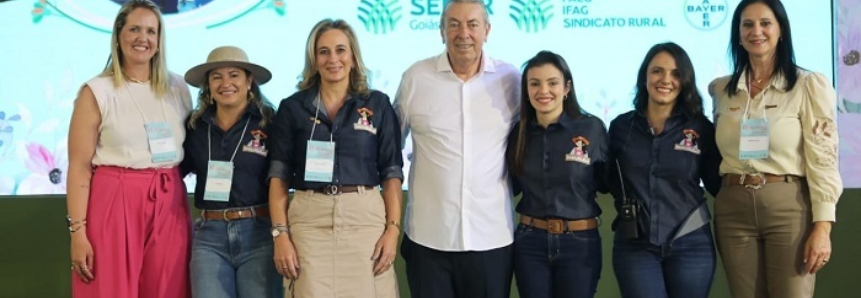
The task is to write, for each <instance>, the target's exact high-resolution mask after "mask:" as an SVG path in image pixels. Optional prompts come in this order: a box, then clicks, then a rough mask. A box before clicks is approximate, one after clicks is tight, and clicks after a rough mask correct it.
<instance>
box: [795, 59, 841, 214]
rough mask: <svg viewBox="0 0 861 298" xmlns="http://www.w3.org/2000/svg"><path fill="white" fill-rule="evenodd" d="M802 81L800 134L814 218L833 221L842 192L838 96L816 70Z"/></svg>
mask: <svg viewBox="0 0 861 298" xmlns="http://www.w3.org/2000/svg"><path fill="white" fill-rule="evenodd" d="M803 84H804V85H803V86H802V87H803V88H806V90H805V93H804V101H803V106H802V113H801V128H802V133H801V135H802V138H803V146H802V148H803V153H804V158H805V161H806V163H805V169H806V174H807V182H808V185H809V188H810V200H811V203H812V207H813V221H814V222H816V221H835V220H836V206H837V200H838V199H839V198H840V194H841V193H842V192H843V182H842V180H841V179H840V172H839V171H838V168H837V161H838V155H837V154H838V153H837V152H838V137H837V123H836V121H835V117H836V115H835V114H836V112H835V109H836V107H837V96H836V94H835V92H834V89H833V88H832V87H831V84H830V83H828V81H827V80H826V79H825V77H824V76H822V75H821V74H819V73H811V74H810V75H809V76H807V77H806V81H805V82H803Z"/></svg>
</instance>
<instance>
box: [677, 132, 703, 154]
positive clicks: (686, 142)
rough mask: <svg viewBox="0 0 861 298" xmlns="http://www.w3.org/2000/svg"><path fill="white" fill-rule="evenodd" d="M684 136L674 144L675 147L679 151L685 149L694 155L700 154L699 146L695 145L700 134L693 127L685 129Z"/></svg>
mask: <svg viewBox="0 0 861 298" xmlns="http://www.w3.org/2000/svg"><path fill="white" fill-rule="evenodd" d="M684 133H685V138H684V139H682V141H681V142H679V143H678V144H676V145H675V149H676V150H679V151H687V152H690V153H693V154H696V155H699V154H700V148H699V146H698V145H697V140H698V139H699V138H700V135H699V134H698V133H697V131H695V130H693V129H685V130H684Z"/></svg>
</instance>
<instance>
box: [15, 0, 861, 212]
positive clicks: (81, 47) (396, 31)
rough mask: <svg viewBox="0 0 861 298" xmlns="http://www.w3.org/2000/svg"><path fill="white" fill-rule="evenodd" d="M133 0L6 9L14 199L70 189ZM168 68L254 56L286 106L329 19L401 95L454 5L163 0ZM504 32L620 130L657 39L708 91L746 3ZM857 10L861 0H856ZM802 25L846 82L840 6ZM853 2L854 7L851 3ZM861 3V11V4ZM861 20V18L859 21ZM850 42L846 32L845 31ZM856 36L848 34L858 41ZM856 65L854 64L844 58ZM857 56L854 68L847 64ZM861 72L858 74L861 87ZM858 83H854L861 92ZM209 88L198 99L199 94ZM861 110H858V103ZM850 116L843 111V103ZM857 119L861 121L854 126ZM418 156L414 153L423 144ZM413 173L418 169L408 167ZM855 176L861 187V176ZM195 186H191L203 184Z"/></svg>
mask: <svg viewBox="0 0 861 298" xmlns="http://www.w3.org/2000/svg"><path fill="white" fill-rule="evenodd" d="M122 2H124V1H122V0H116V1H112V0H74V1H73V0H14V1H8V2H2V3H0V24H2V26H0V40H2V43H0V195H9V194H16V195H29V194H50V193H64V192H65V187H66V185H65V179H66V175H65V173H66V167H67V164H68V161H67V160H68V159H67V150H66V143H67V132H68V123H69V119H70V116H71V109H72V106H73V101H74V99H75V96H76V94H77V92H78V90H79V88H80V86H81V84H82V83H83V82H85V81H87V80H88V79H90V78H92V77H93V76H95V75H96V74H98V73H99V72H100V71H101V70H102V69H103V67H104V66H105V62H106V60H107V58H108V55H109V49H110V31H111V24H112V22H113V18H114V16H115V14H116V12H117V10H118V8H119V4H118V3H122ZM156 2H159V3H162V5H164V6H163V7H164V11H166V12H167V13H166V14H165V17H164V19H165V23H166V24H165V25H166V29H167V33H166V34H167V36H166V38H167V41H166V45H163V46H162V47H163V48H165V51H166V53H167V59H168V66H169V68H170V69H171V70H173V71H174V72H177V73H180V74H182V73H184V72H185V71H186V70H188V69H189V68H190V67H192V66H194V65H197V64H199V63H202V62H204V60H205V59H206V55H207V54H208V53H209V51H210V50H211V49H213V48H215V47H217V46H221V45H237V46H240V47H242V48H244V49H245V50H246V51H247V52H248V54H249V56H250V59H251V60H252V61H253V62H256V63H259V64H262V65H264V66H266V67H268V68H269V69H270V70H271V71H272V73H273V80H272V81H271V82H269V83H268V84H266V85H264V86H263V93H264V94H265V95H266V96H267V97H268V98H269V100H270V101H272V102H273V103H275V104H276V105H277V103H278V102H279V101H280V100H281V99H282V98H285V97H287V96H288V95H290V94H291V93H293V92H294V91H295V90H296V89H295V85H296V83H297V82H298V79H297V78H298V76H299V74H300V72H301V69H302V67H303V63H304V62H303V61H304V60H303V59H304V58H303V55H304V47H305V43H306V39H307V36H308V33H309V31H310V30H311V28H312V27H313V25H314V24H315V23H316V22H317V21H319V20H321V19H323V18H343V19H345V20H347V22H349V23H350V24H352V25H353V27H354V28H355V29H356V31H357V35H358V38H359V40H360V44H361V47H362V51H363V54H364V59H365V62H366V64H367V66H368V68H370V71H371V75H370V79H371V85H372V87H373V88H375V89H379V90H382V91H383V92H385V93H387V94H390V95H394V93H395V91H396V89H397V86H398V83H399V81H400V77H401V74H402V73H403V71H404V70H405V69H406V68H407V67H409V66H410V65H411V64H412V63H414V62H415V61H417V60H419V59H423V58H426V57H429V56H432V55H437V54H440V53H442V51H443V49H444V46H443V44H442V40H441V37H440V33H439V29H438V26H439V19H440V15H441V13H442V9H443V7H444V5H445V2H446V0H317V1H315V0H297V1H284V0H210V1H200V0H196V1H193V0H189V1H182V0H172V1H171V0H167V1H165V0H161V1H156ZM485 2H486V3H487V5H488V10H489V12H490V14H491V16H490V22H491V24H492V29H491V32H490V35H489V42H488V44H487V45H486V47H485V50H486V52H487V53H488V54H489V55H491V56H494V57H495V58H499V59H502V60H505V61H508V62H510V63H513V64H515V65H517V66H520V65H521V64H522V63H523V62H524V61H526V60H527V59H528V58H529V57H531V56H533V55H534V54H535V53H536V52H538V51H539V50H551V51H555V52H558V53H560V54H561V55H563V56H564V57H565V58H566V59H567V60H568V63H569V64H570V66H571V68H572V70H573V72H574V85H575V89H576V92H577V96H578V98H579V99H580V101H581V106H583V107H584V108H585V109H586V110H587V111H588V112H590V113H593V114H595V115H597V116H598V117H600V118H601V119H603V120H604V122H605V123H609V121H610V120H612V119H613V118H614V117H615V116H616V115H618V114H620V113H623V112H626V111H628V110H630V109H631V97H632V91H633V87H634V82H635V78H636V71H637V68H638V67H639V64H640V62H641V60H642V59H643V55H645V53H646V51H647V50H648V49H649V47H651V46H652V45H653V44H655V43H659V42H665V41H674V42H676V43H678V44H680V45H681V46H682V47H684V48H685V49H686V50H687V51H688V53H689V54H690V56H691V58H692V60H693V62H694V66H695V68H696V72H697V78H698V80H697V85H698V87H699V88H700V90H701V91H702V93H703V95H705V96H706V98H707V100H706V107H705V108H706V111H707V112H708V111H711V101H710V100H708V95H707V92H706V90H705V88H706V86H707V85H708V83H709V82H710V81H711V80H712V79H714V78H715V77H718V76H722V75H725V74H727V73H728V67H729V61H728V58H727V45H728V39H729V33H730V30H731V28H730V26H729V23H730V21H731V18H732V11H733V9H734V8H735V6H736V4H737V3H738V1H734V0H711V1H709V0H651V1H642V0H485ZM844 2H846V3H849V2H854V3H857V2H858V0H851V1H844ZM784 3H785V5H786V6H787V10H788V12H789V16H790V19H791V20H792V29H793V35H794V38H793V39H794V40H795V42H796V44H795V45H796V59H797V61H798V62H799V64H801V65H802V66H804V67H806V68H808V69H811V70H814V71H818V72H821V73H823V74H825V76H827V77H828V78H832V77H833V73H834V64H833V61H834V52H835V51H834V46H833V45H834V39H833V30H832V24H833V22H832V20H833V18H832V7H831V5H828V4H829V3H828V2H826V1H803V0H792V1H784ZM841 4H842V3H841ZM856 6H857V5H856ZM855 11H857V9H855V10H851V12H850V11H849V10H841V13H846V14H847V15H846V18H844V19H841V22H840V24H841V26H842V27H841V28H844V27H845V28H851V30H848V31H847V32H845V34H843V33H841V35H840V40H841V41H842V40H844V39H845V40H846V41H847V43H849V45H851V46H852V47H853V48H851V52H847V53H844V49H843V47H842V45H841V47H840V50H839V52H840V53H841V54H840V55H842V56H841V57H842V58H841V59H838V61H846V63H841V64H840V67H839V69H840V70H841V71H843V70H844V69H846V72H848V73H853V72H858V70H859V68H861V67H859V66H858V65H857V64H858V51H857V50H858V48H857V45H858V44H859V35H858V32H857V30H858V27H859V26H858V25H851V24H845V25H844V23H845V22H850V23H852V24H857V22H859V21H861V20H858V17H857V16H858V14H857V13H855ZM853 17H854V19H852V18H853ZM841 32H843V31H841ZM844 37H845V38H844ZM843 56H845V57H843ZM847 57H848V58H847ZM858 78H859V76H858V75H853V80H857V79H858ZM858 86H859V84H857V83H856V82H855V81H852V82H843V80H841V87H847V88H856V87H858ZM841 92H845V94H853V95H854V96H856V97H855V98H852V97H849V96H844V97H842V99H843V100H845V104H841V105H840V107H839V108H840V111H841V113H840V114H839V115H840V116H841V117H842V119H841V125H842V127H841V128H843V129H841V131H842V132H843V142H842V145H843V146H842V148H841V149H842V150H843V158H844V161H847V160H848V161H850V162H851V163H850V164H856V165H857V164H858V162H859V156H861V154H859V152H858V150H859V149H861V141H859V138H858V137H854V136H851V137H850V135H849V133H848V132H847V130H845V128H846V127H850V126H852V125H853V124H852V123H850V122H852V121H854V122H855V123H858V122H859V121H861V120H859V118H858V116H859V114H858V112H859V111H858V110H859V108H858V104H859V103H861V98H858V97H857V96H859V92H858V91H852V90H848V89H846V90H844V88H841ZM195 93H196V90H194V89H192V94H195ZM852 102H854V103H855V105H853V104H852ZM835 108H838V107H835ZM853 117H854V118H853ZM407 145H408V147H407V148H405V156H408V153H409V152H410V149H411V148H409V142H408V143H407ZM407 163H408V162H407ZM851 167H852V166H849V165H847V164H844V165H843V169H844V174H846V175H847V177H846V181H847V186H853V187H858V186H859V185H861V181H859V180H858V179H859V176H861V175H859V169H858V166H854V168H851ZM852 179H854V180H852ZM190 180H191V179H187V180H186V181H188V182H190Z"/></svg>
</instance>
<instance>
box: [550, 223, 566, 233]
mask: <svg viewBox="0 0 861 298" xmlns="http://www.w3.org/2000/svg"><path fill="white" fill-rule="evenodd" d="M547 232H548V233H550V234H562V233H563V232H565V221H564V220H561V219H548V220H547Z"/></svg>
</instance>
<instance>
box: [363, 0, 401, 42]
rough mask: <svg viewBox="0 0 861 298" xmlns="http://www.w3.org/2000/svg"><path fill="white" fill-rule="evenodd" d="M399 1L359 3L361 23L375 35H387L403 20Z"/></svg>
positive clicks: (379, 0) (377, 0)
mask: <svg viewBox="0 0 861 298" xmlns="http://www.w3.org/2000/svg"><path fill="white" fill-rule="evenodd" d="M401 11H402V9H401V5H400V4H398V0H388V1H387V0H362V1H361V2H360V3H359V21H361V22H362V24H363V25H365V30H366V31H368V32H370V33H373V34H387V33H390V32H392V31H394V30H395V25H397V24H398V21H400V20H401Z"/></svg>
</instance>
